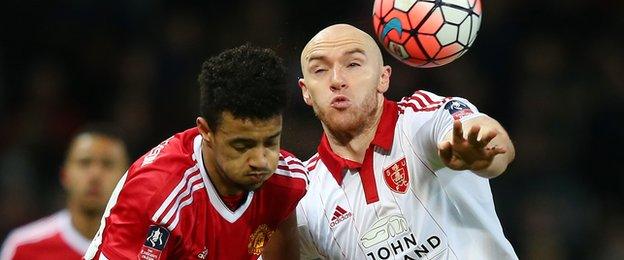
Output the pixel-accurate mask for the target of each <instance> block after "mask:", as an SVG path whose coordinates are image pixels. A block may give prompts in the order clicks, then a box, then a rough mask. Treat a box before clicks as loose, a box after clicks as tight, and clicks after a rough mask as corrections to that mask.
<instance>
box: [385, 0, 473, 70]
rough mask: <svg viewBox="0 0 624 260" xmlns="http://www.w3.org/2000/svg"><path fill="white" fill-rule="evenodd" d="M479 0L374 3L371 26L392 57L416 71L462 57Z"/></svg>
mask: <svg viewBox="0 0 624 260" xmlns="http://www.w3.org/2000/svg"><path fill="white" fill-rule="evenodd" d="M481 16H482V10H481V1H480V0H375V4H374V6H373V26H374V29H375V34H377V38H378V40H379V41H380V42H381V43H382V45H383V46H384V47H385V48H386V50H388V51H389V52H390V53H391V54H392V56H394V57H396V58H397V59H399V60H400V61H402V62H403V63H406V64H408V65H410V66H414V67H420V68H430V67H437V66H441V65H444V64H447V63H449V62H451V61H453V60H455V59H457V58H459V57H460V56H462V55H463V54H464V53H466V51H468V49H469V48H470V46H472V43H473V42H474V40H475V39H476V37H477V32H478V31H479V26H480V25H481Z"/></svg>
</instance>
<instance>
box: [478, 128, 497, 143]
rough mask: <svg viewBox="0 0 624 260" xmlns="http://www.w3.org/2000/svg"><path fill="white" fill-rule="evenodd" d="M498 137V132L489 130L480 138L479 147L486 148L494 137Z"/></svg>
mask: <svg viewBox="0 0 624 260" xmlns="http://www.w3.org/2000/svg"><path fill="white" fill-rule="evenodd" d="M497 135H498V131H496V130H491V131H489V132H487V134H485V135H483V136H482V137H481V141H479V142H481V145H483V146H486V145H487V144H489V143H490V142H491V141H492V139H494V137H496V136H497Z"/></svg>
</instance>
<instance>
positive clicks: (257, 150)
mask: <svg viewBox="0 0 624 260" xmlns="http://www.w3.org/2000/svg"><path fill="white" fill-rule="evenodd" d="M281 131H282V116H281V115H279V116H274V117H272V118H269V119H267V120H250V119H239V118H234V116H232V114H231V113H229V112H223V113H222V120H221V122H220V124H219V126H218V129H217V131H214V132H213V133H212V136H213V140H212V141H211V143H212V144H211V145H212V151H213V155H214V158H213V160H214V166H215V168H216V169H215V170H216V173H217V174H218V178H220V181H217V183H220V184H222V185H223V186H225V187H223V188H224V189H223V190H225V191H226V193H227V194H224V195H233V194H238V193H240V192H245V191H252V190H255V189H258V188H260V187H261V186H262V184H263V183H264V182H265V181H266V180H267V179H268V178H269V177H271V175H272V174H273V173H274V172H275V169H276V168H277V163H278V160H279V150H280V137H281ZM213 181H214V180H213Z"/></svg>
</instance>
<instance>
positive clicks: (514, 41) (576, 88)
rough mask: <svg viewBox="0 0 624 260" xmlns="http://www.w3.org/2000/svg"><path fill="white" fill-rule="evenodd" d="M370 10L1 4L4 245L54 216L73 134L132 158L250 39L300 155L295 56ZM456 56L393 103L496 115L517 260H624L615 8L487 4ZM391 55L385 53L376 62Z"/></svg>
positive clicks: (508, 226) (333, 5)
mask: <svg viewBox="0 0 624 260" xmlns="http://www.w3.org/2000/svg"><path fill="white" fill-rule="evenodd" d="M372 4H373V0H366V1H362V0H357V1H355V0H353V1H327V0H317V1H292V0H258V1H240V0H231V1H191V2H181V1H147V0H125V1H115V0H112V1H93V0H91V1H89V0H86V1H58V2H57V1H32V0H26V1H15V0H10V1H3V3H2V4H1V5H0V6H1V7H0V134H1V136H2V140H3V141H2V145H0V212H1V214H0V216H1V218H0V219H1V221H0V241H2V239H3V238H4V237H5V236H6V234H7V232H8V231H9V230H10V229H11V228H13V227H15V226H17V225H20V224H24V223H26V222H29V221H32V220H34V219H36V218H39V217H41V216H44V215H47V214H49V213H52V212H54V211H55V210H56V209H58V208H61V207H63V200H64V198H63V195H62V190H61V187H60V185H59V182H58V169H59V166H60V163H61V160H62V158H63V153H64V150H65V148H66V145H67V141H68V138H69V137H70V135H71V134H72V133H73V131H75V130H76V128H77V127H80V126H81V125H82V124H84V123H87V122H92V121H101V120H106V121H112V122H115V123H116V124H118V125H119V126H120V127H122V128H123V129H125V131H126V132H127V133H128V135H129V143H130V148H131V151H132V153H133V156H134V157H135V158H136V157H137V156H138V155H140V154H142V153H144V152H146V151H147V150H148V149H150V148H151V147H153V146H154V145H156V144H157V143H159V142H160V141H161V140H163V139H165V138H167V137H168V136H170V135H171V134H172V133H175V132H178V131H181V130H183V129H186V128H189V127H192V126H194V119H195V117H196V115H197V110H198V109H197V103H198V102H197V100H198V97H197V84H196V82H195V79H196V76H197V73H198V72H199V69H200V65H201V62H202V60H203V59H205V58H206V57H209V56H210V55H213V54H216V53H218V52H219V51H221V50H223V49H226V48H230V47H233V46H236V45H240V44H242V43H245V42H251V43H254V44H258V45H261V46H264V47H271V48H273V49H275V50H277V51H278V53H279V54H280V55H281V56H282V57H284V58H285V61H286V62H287V64H288V66H289V68H290V80H291V81H292V91H291V93H290V95H291V96H292V100H291V105H290V109H289V110H288V111H287V113H286V114H287V117H286V120H285V132H284V136H283V147H284V148H286V149H289V150H291V151H293V152H294V153H295V154H296V155H298V156H299V157H301V158H302V159H307V158H308V157H309V156H311V155H313V154H314V153H315V150H316V144H317V141H318V140H319V137H320V134H321V127H320V124H319V123H318V122H317V120H316V119H315V118H314V115H313V113H312V111H311V109H310V108H308V107H307V106H306V105H305V104H304V103H303V102H302V100H301V97H300V92H299V89H298V87H297V84H296V81H297V78H298V77H299V76H300V75H301V73H300V71H299V52H300V50H301V49H302V48H303V46H304V45H305V43H306V42H307V40H308V39H309V38H310V37H311V36H313V34H315V33H316V32H317V31H318V30H320V29H322V28H324V27H325V26H327V25H330V24H333V23H338V22H346V23H351V24H354V25H356V26H358V27H360V28H363V29H365V30H366V31H368V32H369V33H370V32H372V25H371V18H370V14H371V8H372ZM483 6H484V13H485V14H484V19H483V21H482V25H481V30H480V33H479V36H478V38H477V40H476V42H475V44H474V46H473V49H472V50H470V51H469V52H468V53H467V54H466V55H464V56H463V57H462V58H460V59H459V60H457V61H455V62H453V63H451V64H449V65H447V66H444V67H440V68H435V69H413V68H410V67H407V66H405V65H402V64H400V63H398V62H397V61H395V60H394V59H393V58H391V57H390V56H389V55H386V56H385V58H386V62H387V63H388V64H390V65H392V67H393V76H392V83H391V89H390V92H389V93H388V95H387V96H388V97H389V98H391V99H394V100H397V99H399V98H400V97H402V96H404V95H408V94H411V92H413V91H414V90H416V89H421V88H422V89H426V90H429V91H432V92H434V93H438V94H441V95H446V96H449V95H454V96H462V97H466V98H468V99H469V100H471V101H472V102H473V103H474V104H476V105H477V106H478V107H480V109H481V110H482V111H484V112H485V113H487V114H489V115H491V116H493V117H494V118H497V119H498V120H499V121H501V122H502V124H503V125H504V126H506V128H507V129H508V130H509V132H510V134H511V136H512V140H514V141H515V144H516V150H517V156H516V160H515V162H514V163H513V164H512V165H511V167H510V168H509V169H508V171H507V173H506V174H505V175H503V176H502V177H499V178H497V179H494V180H492V181H491V184H492V192H493V193H494V198H495V202H496V206H497V211H498V214H499V217H500V219H501V221H502V224H503V228H504V229H505V233H506V234H507V236H508V238H509V239H510V240H511V242H512V244H513V245H514V247H515V249H516V251H517V253H518V255H519V256H520V258H521V259H624V206H623V205H624V199H623V198H624V170H622V167H621V166H622V163H623V162H624V153H623V152H622V149H623V147H624V129H622V128H623V126H624V124H623V123H622V119H621V118H620V116H619V115H621V114H622V111H620V109H621V107H622V106H623V105H624V47H622V44H624V36H623V34H622V32H623V30H624V29H622V28H624V16H623V15H622V14H624V2H622V1H617V0H598V1H581V0H568V1H563V0H544V1H529V2H527V1H519V0H502V1H498V0H497V1H484V2H483ZM385 54H387V53H385Z"/></svg>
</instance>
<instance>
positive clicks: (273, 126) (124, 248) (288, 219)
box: [85, 44, 307, 259]
mask: <svg viewBox="0 0 624 260" xmlns="http://www.w3.org/2000/svg"><path fill="white" fill-rule="evenodd" d="M198 81H199V85H200V115H199V117H197V118H196V120H195V123H196V127H193V128H190V129H188V130H186V131H183V132H180V133H177V134H175V135H174V136H172V137H170V138H168V139H166V140H165V141H163V142H162V143H161V144H160V145H158V146H156V147H155V148H154V149H152V150H151V151H150V152H148V153H147V154H145V155H144V156H143V157H141V158H139V159H138V160H137V161H136V162H135V163H133V164H132V165H131V166H130V169H129V170H128V172H127V174H126V175H124V176H123V177H122V178H121V180H120V181H119V184H118V185H117V187H116V188H115V191H114V192H113V195H112V196H111V199H110V201H109V204H108V206H107V210H106V211H105V213H104V216H103V219H102V224H101V226H100V230H99V231H98V233H97V235H96V237H95V238H94V240H93V242H92V243H91V245H90V247H89V249H88V251H87V253H86V255H85V259H136V258H137V257H138V258H139V259H258V258H259V257H262V258H263V259H297V258H298V256H299V250H298V249H299V248H298V239H297V229H296V215H295V207H296V205H297V203H298V202H299V200H300V199H301V198H302V197H303V195H304V194H305V192H306V189H307V176H306V171H305V168H304V167H303V164H302V163H301V161H299V159H297V158H295V157H294V156H293V155H291V154H290V153H288V152H286V151H284V150H281V149H280V141H281V133H282V113H283V110H284V108H285V106H286V103H287V102H286V99H287V98H286V97H287V85H286V68H285V67H284V65H283V62H282V59H281V58H279V57H278V56H277V55H276V54H275V52H273V51H272V50H269V49H262V48H257V47H253V46H251V45H249V44H247V45H243V46H240V47H237V48H233V49H229V50H226V51H223V52H222V53H220V54H218V55H217V56H214V57H212V58H210V59H209V60H208V61H206V62H204V64H203V66H202V71H201V73H200V75H199V77H198Z"/></svg>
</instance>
